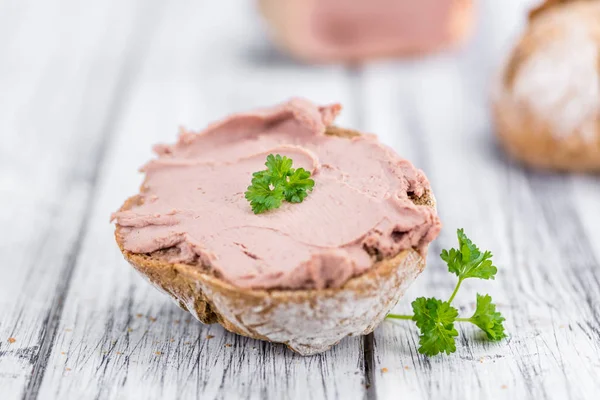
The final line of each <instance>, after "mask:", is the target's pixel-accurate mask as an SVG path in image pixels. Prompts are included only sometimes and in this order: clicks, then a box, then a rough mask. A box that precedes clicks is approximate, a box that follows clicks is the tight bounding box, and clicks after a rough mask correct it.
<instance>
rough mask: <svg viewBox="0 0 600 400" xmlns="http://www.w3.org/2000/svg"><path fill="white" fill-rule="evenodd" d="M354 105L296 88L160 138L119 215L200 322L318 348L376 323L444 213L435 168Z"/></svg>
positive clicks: (122, 228) (419, 266)
mask: <svg viewBox="0 0 600 400" xmlns="http://www.w3.org/2000/svg"><path fill="white" fill-rule="evenodd" d="M340 110H341V107H340V105H338V104H334V105H327V106H321V107H319V106H316V105H314V104H312V103H311V102H309V101H307V100H303V99H292V100H290V101H288V102H286V103H284V104H281V105H278V106H275V107H272V108H268V109H263V110H258V111H254V112H248V113H240V114H236V115H233V116H231V117H229V118H226V119H224V120H222V121H220V122H217V123H214V124H212V125H210V126H209V127H208V128H206V129H205V130H203V131H201V132H198V133H193V132H187V131H184V132H182V133H181V134H180V136H179V140H178V141H177V143H175V144H174V145H158V146H156V147H155V152H156V154H157V156H158V157H157V158H156V159H154V160H151V161H150V162H148V163H147V164H146V165H145V166H144V167H143V172H145V174H146V176H145V179H144V182H143V184H142V186H141V189H140V193H139V194H137V195H135V196H133V197H131V198H129V199H128V200H127V201H125V203H124V204H123V206H122V207H121V208H120V210H119V211H118V212H116V213H114V214H113V216H112V218H113V220H114V221H115V222H116V231H115V237H116V240H117V243H118V245H119V247H120V249H121V251H122V253H123V255H124V256H125V258H126V259H127V260H128V261H129V262H130V263H131V265H133V266H134V267H135V269H136V270H138V271H139V272H140V273H141V274H142V275H144V276H145V277H146V278H148V280H149V281H150V282H151V283H152V284H154V285H155V286H156V287H158V288H160V289H162V290H163V291H164V292H166V293H168V294H169V295H171V296H172V297H173V298H174V299H175V300H176V301H177V303H178V304H179V305H180V306H181V307H182V308H184V309H186V310H188V311H189V312H190V313H191V314H192V315H194V316H195V317H196V318H197V319H199V320H200V321H202V322H204V323H215V322H218V323H220V324H221V325H223V326H224V327H225V328H226V329H227V330H229V331H232V332H235V333H238V334H240V335H244V336H249V337H252V338H256V339H262V340H268V341H272V342H280V343H284V344H286V345H287V346H288V347H290V348H291V349H292V350H294V351H296V352H298V353H301V354H304V355H307V354H314V353H318V352H321V351H324V350H327V349H328V348H330V347H331V346H332V345H334V344H336V343H337V342H339V341H340V340H341V339H342V338H344V337H345V336H348V335H359V334H367V333H370V332H371V331H372V330H373V329H374V328H375V327H376V326H377V325H378V324H379V323H380V322H381V321H382V320H383V319H384V317H385V316H386V314H387V313H388V312H389V310H390V309H391V308H392V307H393V306H394V305H395V304H396V303H397V301H398V299H399V298H400V297H401V296H402V294H403V293H404V291H405V289H406V288H407V287H408V285H409V284H410V283H411V282H412V281H413V280H414V279H415V278H416V276H417V275H418V274H419V273H420V272H421V271H422V270H423V268H424V267H425V255H426V252H427V247H428V244H429V243H430V242H431V241H432V240H433V239H435V238H436V237H437V235H438V233H439V230H440V226H441V225H440V221H439V218H438V215H437V213H436V209H435V201H434V197H433V194H432V192H431V188H430V186H429V182H428V181H427V178H426V177H425V175H424V174H423V172H421V171H420V170H418V169H416V168H415V167H414V166H413V165H412V164H411V163H410V162H408V161H406V160H404V159H402V158H401V157H399V156H398V155H397V154H396V153H395V152H394V151H393V150H391V149H390V148H388V147H386V146H384V145H383V144H381V143H380V142H379V141H378V140H377V138H376V137H375V136H373V135H364V134H360V133H358V132H355V131H351V130H345V129H341V128H338V127H336V126H334V125H333V121H334V119H335V118H336V116H337V114H338V113H339V112H340ZM265 161H266V164H265Z"/></svg>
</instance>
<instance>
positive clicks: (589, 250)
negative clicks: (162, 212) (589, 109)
mask: <svg viewBox="0 0 600 400" xmlns="http://www.w3.org/2000/svg"><path fill="white" fill-rule="evenodd" d="M475 49H476V46H475V47H473V48H471V49H467V50H465V52H466V53H465V54H461V55H459V56H453V55H445V56H444V55H443V56H440V57H436V58H435V59H429V60H422V61H418V62H414V63H410V64H401V65H393V64H382V65H379V66H376V67H371V68H368V69H367V70H366V71H365V77H364V79H365V82H366V83H365V87H366V91H367V93H369V96H367V98H368V99H369V103H370V104H372V106H371V108H372V109H371V111H370V112H368V114H367V117H366V121H367V123H366V125H367V128H368V129H370V130H375V129H388V130H389V131H388V132H386V133H385V134H384V135H385V138H386V141H388V143H389V144H391V145H393V146H394V147H395V148H396V149H397V150H398V151H399V152H400V153H402V154H406V155H407V156H408V157H409V158H411V159H413V160H414V161H415V163H416V164H417V165H419V166H420V167H422V168H423V169H424V170H425V171H426V172H427V173H428V176H429V177H430V179H431V181H432V185H433V188H434V191H435V193H436V196H437V199H438V207H439V210H440V215H441V217H442V219H443V222H444V224H445V228H444V230H443V232H442V235H441V237H440V239H439V241H438V242H437V243H435V244H434V245H433V246H432V249H431V251H430V256H429V257H430V258H429V263H428V269H427V270H426V271H425V272H424V273H423V275H422V277H421V278H420V279H419V280H418V281H417V283H416V284H415V285H413V287H411V288H410V290H409V291H408V292H407V294H406V296H405V298H404V299H402V300H401V301H400V304H399V305H398V307H397V311H398V312H400V313H410V311H411V310H410V301H412V300H413V299H414V298H416V297H419V296H436V297H441V298H445V297H446V298H447V297H448V296H449V294H450V292H451V290H452V288H453V286H454V283H455V281H454V280H453V279H452V277H451V275H449V274H448V273H447V271H446V267H445V266H444V265H443V262H441V260H440V259H439V257H438V254H439V253H440V250H441V247H442V246H443V247H449V246H453V245H454V244H455V240H456V239H455V236H454V231H455V229H456V228H459V227H464V228H465V230H466V231H467V233H469V234H470V235H471V236H472V238H473V239H474V240H475V242H476V243H478V244H480V245H481V246H482V247H484V248H486V249H491V250H492V251H493V252H494V254H495V260H496V262H497V264H498V265H499V267H500V272H499V274H498V278H497V280H496V281H495V282H475V281H473V282H466V283H465V284H464V285H463V289H461V292H460V293H459V295H458V296H457V298H456V300H455V304H456V305H459V306H460V310H461V312H462V313H465V314H467V315H469V314H471V313H472V312H473V309H474V299H475V293H477V292H479V293H489V294H491V295H492V297H493V298H494V300H495V301H496V302H497V303H498V305H499V308H500V309H501V311H502V312H503V313H504V314H505V316H506V318H507V324H506V326H507V329H508V332H509V334H510V338H509V339H508V340H506V341H504V342H502V343H499V344H491V343H488V342H486V341H485V340H484V339H482V337H481V334H479V333H478V332H477V331H476V329H473V328H471V327H469V326H462V325H459V333H460V339H459V340H458V346H457V347H458V349H457V352H456V353H455V354H453V355H451V356H439V357H435V358H426V357H423V356H421V355H420V354H418V352H417V348H418V331H417V329H416V327H415V326H414V325H413V324H412V323H407V322H404V323H395V322H388V323H385V324H383V325H382V327H380V328H379V329H378V330H377V331H376V333H375V351H376V356H375V361H376V365H377V367H376V369H375V384H376V392H377V396H378V398H380V399H381V398H383V399H385V398H395V396H396V395H397V394H398V393H404V394H406V395H408V396H410V397H411V398H436V397H437V398H440V397H441V398H461V399H463V398H464V399H480V398H508V397H510V398H518V399H521V398H532V399H539V398H556V399H563V398H594V397H595V394H596V393H598V391H599V390H600V380H599V379H598V377H599V376H600V360H599V356H598V355H599V354H600V353H599V351H598V350H599V349H598V347H599V346H600V340H599V339H600V338H599V337H598V332H599V331H600V329H599V321H598V312H599V310H600V284H599V282H600V279H599V275H600V273H599V272H598V271H599V266H600V265H599V263H598V257H597V252H598V249H599V248H600V243H599V242H598V241H597V240H594V236H593V234H594V233H595V232H597V231H595V230H596V229H597V225H596V224H597V223H596V222H590V221H589V219H590V217H591V218H592V219H593V220H594V221H597V215H598V214H597V211H595V210H594V211H592V208H593V206H592V205H591V204H596V205H597V204H600V193H599V192H598V191H597V188H598V187H600V185H598V183H599V181H598V178H574V179H575V190H573V189H574V188H573V183H572V182H571V178H568V177H561V176H552V175H548V174H539V173H531V172H528V171H526V170H523V169H522V168H520V167H518V166H516V165H514V164H513V163H512V162H510V161H509V160H507V158H506V157H505V156H504V155H503V154H501V153H500V152H499V150H498V149H497V148H496V147H495V145H494V142H493V138H492V133H491V126H490V124H489V116H488V111H487V109H486V107H487V105H486V103H487V93H486V91H485V90H484V89H485V88H484V87H482V86H481V83H482V82H487V81H489V78H490V76H491V73H492V71H491V70H489V69H487V70H486V68H483V69H482V68H481V65H484V66H485V65H489V66H490V67H491V66H492V65H493V63H491V62H489V60H483V61H481V65H476V63H470V62H467V61H465V60H469V59H470V58H472V57H474V55H473V54H472V55H469V54H468V53H469V52H470V51H474V50H475ZM489 51H490V50H489V49H488V52H489ZM476 54H477V55H479V54H485V52H483V51H481V52H479V51H478V52H476ZM488 56H489V57H494V58H496V59H499V57H497V55H494V54H493V52H490V53H488ZM381 93H383V96H384V99H383V100H381V99H380V100H373V98H374V97H377V96H375V94H377V95H378V96H380V95H381ZM398 93H402V95H398ZM390 116H395V117H394V118H392V117H390ZM384 118H385V119H384ZM371 125H372V126H373V127H374V128H372V129H371ZM572 194H574V195H573V196H572ZM576 194H580V195H579V196H577V195H576ZM594 218H595V219H594ZM383 368H386V369H387V370H386V371H387V372H384V371H383V370H382V369H383Z"/></svg>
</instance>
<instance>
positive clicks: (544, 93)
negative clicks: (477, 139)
mask: <svg viewBox="0 0 600 400" xmlns="http://www.w3.org/2000/svg"><path fill="white" fill-rule="evenodd" d="M598 17H600V7H598V2H589V1H586V0H579V1H573V0H555V1H554V0H548V1H546V2H545V3H544V4H543V5H542V6H540V7H539V8H538V9H536V10H534V11H533V12H532V14H531V19H530V24H529V26H528V28H527V30H526V32H525V33H524V34H523V36H522V37H521V39H520V40H519V42H518V43H517V45H516V47H515V48H514V49H513V52H512V54H511V57H510V58H509V60H508V63H507V64H506V65H505V66H504V68H503V70H502V71H501V75H500V76H499V77H498V79H497V82H496V87H495V90H494V92H493V99H492V100H493V101H492V103H493V106H492V107H493V110H492V111H493V118H494V123H495V127H496V133H497V136H498V139H499V141H500V143H501V144H502V146H503V147H504V148H505V149H506V150H507V152H508V153H509V154H510V155H512V156H513V157H514V158H516V159H517V160H519V161H521V162H523V163H524V164H527V165H530V166H533V167H536V168H542V169H550V170H556V171H573V172H596V173H598V172H600V111H596V112H595V114H593V115H587V116H586V117H585V118H579V117H578V118H576V119H574V120H573V118H572V117H571V115H570V114H571V113H570V112H566V111H565V110H567V111H568V110H573V109H577V110H580V109H587V108H591V107H592V106H590V105H589V103H590V102H591V101H596V99H593V100H590V98H589V94H586V93H587V92H584V93H583V94H582V93H581V91H578V90H579V89H578V87H579V86H582V84H581V82H580V81H579V80H578V79H583V78H581V76H585V77H586V78H587V77H588V75H582V73H581V70H582V65H580V64H581V63H582V62H581V61H580V60H579V59H575V60H574V61H573V54H568V53H565V55H564V57H563V58H562V59H559V60H557V62H560V64H561V67H562V68H563V70H564V69H565V68H566V67H565V65H566V66H568V67H569V68H571V69H572V74H571V76H569V80H568V81H564V82H563V81H562V80H561V79H556V81H552V80H550V79H548V78H544V76H541V77H540V75H539V70H536V72H537V74H533V73H531V72H529V74H528V75H526V76H527V78H528V79H523V78H522V77H521V80H520V81H519V82H517V76H521V75H519V74H523V70H524V66H525V65H526V64H527V63H528V62H530V60H531V59H535V60H537V62H538V64H540V65H541V63H540V61H539V58H536V57H539V56H540V54H542V55H544V56H547V55H548V54H549V53H548V52H549V51H551V50H552V51H555V50H553V48H552V45H553V44H554V43H561V42H564V41H565V40H567V38H568V40H569V42H568V43H569V44H573V47H576V45H578V44H580V43H581V40H580V39H579V36H577V40H575V39H571V36H568V35H574V33H573V32H576V33H577V34H581V35H583V34H585V36H584V37H585V40H586V41H587V42H585V44H590V45H591V46H600V29H599V26H600V25H598V24H597V20H598ZM567 34H568V35H567ZM571 41H573V43H571ZM549 49H551V50H549ZM576 50H577V49H576ZM552 54H553V57H555V56H556V54H554V53H552ZM577 54H581V52H579V51H578V52H577ZM543 60H544V62H545V63H546V64H544V66H545V67H546V68H547V69H548V70H552V69H553V68H557V67H555V66H553V64H552V63H551V62H549V61H548V59H547V58H545V59H543ZM598 60H600V58H598V57H597V58H596V61H595V62H594V61H589V65H588V60H586V61H585V65H583V67H585V68H586V69H585V71H586V73H587V72H588V70H590V71H592V72H591V78H590V82H589V86H593V85H594V83H595V82H594V81H593V80H592V79H594V77H596V76H598V74H600V63H599V61H598ZM527 65H530V64H527ZM594 69H595V70H596V71H595V72H594ZM529 71H531V70H529ZM559 78H563V79H564V77H563V76H562V75H559ZM543 79H546V81H543ZM532 80H533V84H532V85H536V86H535V87H536V88H537V90H538V92H539V93H538V92H535V93H534V92H533V91H531V90H530V89H529V88H530V87H534V86H528V87H527V90H529V91H530V93H528V95H527V100H526V101H524V100H523V98H522V97H519V96H518V95H517V93H519V92H520V93H523V89H524V86H523V85H524V84H528V83H529V82H531V81H532ZM540 82H543V83H545V84H546V85H545V89H544V90H542V89H540V88H541V87H542V84H541V83H540ZM577 85H579V86H577ZM550 91H551V92H553V93H559V94H562V98H561V102H562V103H561V104H560V106H561V107H560V108H559V107H558V106H557V107H554V108H552V109H544V111H540V108H541V107H540V104H547V103H548V101H547V97H548V93H549V92H550ZM536 106H537V107H536ZM546 107H547V106H546ZM565 121H566V122H567V123H568V127H566V128H565V126H564V125H565ZM573 122H575V123H573Z"/></svg>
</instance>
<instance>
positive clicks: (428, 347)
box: [412, 297, 458, 356]
mask: <svg viewBox="0 0 600 400" xmlns="http://www.w3.org/2000/svg"><path fill="white" fill-rule="evenodd" d="M412 308H413V312H414V315H413V321H415V322H416V324H417V327H418V328H419V329H420V330H421V336H420V338H419V344H420V345H421V347H419V353H421V354H426V355H428V356H435V355H436V354H439V353H446V354H450V353H454V352H455V351H456V343H455V342H454V337H455V336H458V332H457V331H456V329H455V328H454V321H455V320H456V317H457V316H458V310H457V309H456V308H454V307H452V306H451V305H450V303H448V302H447V301H444V302H442V301H441V300H438V299H435V298H433V297H430V298H425V297H419V298H418V299H416V300H415V301H413V302H412Z"/></svg>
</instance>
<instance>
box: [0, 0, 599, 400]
mask: <svg viewBox="0 0 600 400" xmlns="http://www.w3.org/2000/svg"><path fill="white" fill-rule="evenodd" d="M96 3H97V4H96ZM96 3H88V2H86V3H85V4H83V3H81V2H77V1H74V0H62V1H52V2H41V1H39V2H33V1H20V2H16V1H11V0H0V55H2V56H1V57H2V58H1V59H0V140H1V144H0V251H1V252H2V254H3V261H2V264H1V266H0V272H1V275H0V276H1V278H0V309H1V310H2V311H0V398H1V399H3V400H4V399H8V400H12V399H20V398H31V399H34V398H39V399H56V398H58V399H87V398H98V399H130V398H146V399H162V398H178V399H194V398H198V399H232V398H233V399H235V398H242V399H263V398H271V399H287V398H293V399H305V398H314V399H365V398H366V399H380V400H381V399H396V398H398V397H403V398H408V399H421V398H451V399H481V398H486V399H487V398H489V399H504V398H514V399H536V400H537V399H546V398H548V399H595V398H596V397H597V393H599V392H600V239H598V238H600V207H598V204H600V178H598V177H590V176H565V175H549V174H544V173H539V172H535V171H528V170H523V169H522V168H521V167H520V166H518V165H515V164H513V163H512V162H511V161H510V160H508V159H507V158H506V157H505V156H504V155H503V154H501V153H500V152H499V150H498V149H497V147H496V146H495V144H494V140H493V136H492V127H491V126H490V122H489V121H490V120H489V115H488V114H489V113H488V109H487V100H486V99H487V88H488V84H489V81H490V78H491V76H492V75H493V73H494V70H495V67H496V66H497V64H498V62H499V61H500V60H501V58H502V54H504V51H505V50H506V49H507V48H508V47H509V45H510V42H511V36H513V35H514V33H515V32H516V31H517V30H518V29H519V24H520V23H522V22H523V21H524V17H525V15H524V13H523V10H524V9H525V8H526V6H527V2H521V1H518V0H510V1H503V2H497V1H494V0H487V1H482V2H481V3H480V11H479V12H480V14H481V15H480V16H481V18H480V26H479V28H478V35H477V36H476V37H475V38H474V39H473V40H472V41H471V42H470V43H469V44H468V45H467V46H466V47H465V48H464V49H461V50H459V51H457V52H452V53H442V54H439V55H434V56H430V57H426V58H423V59H419V60H406V61H390V62H377V63H373V64H370V65H367V66H363V67H348V68H346V67H341V66H310V65H300V64H296V63H294V62H292V61H290V60H289V59H287V58H286V57H284V56H282V55H281V54H279V53H278V52H276V51H275V50H274V49H273V48H272V47H271V46H270V45H269V44H268V42H267V41H266V38H265V35H264V32H263V31H262V29H261V27H260V24H259V21H258V19H257V16H256V14H255V11H254V10H253V8H252V6H251V2H237V1H233V0H231V1H219V2H216V1H215V2H195V1H192V0H182V1H170V2H169V1H161V0H156V1H152V2H149V1H142V0H127V1H116V0H115V1H105V2H96ZM291 95H299V96H305V97H308V98H310V99H312V100H314V101H316V102H321V103H326V102H336V101H340V102H342V103H343V104H344V107H345V108H344V112H343V113H342V115H341V118H340V121H339V123H340V125H343V126H348V127H353V128H357V129H364V130H366V131H368V132H374V133H377V134H379V136H380V138H381V139H382V141H384V142H385V143H387V144H388V145H390V146H392V147H393V148H395V149H396V150H397V151H398V152H399V153H400V154H402V155H403V156H405V157H407V158H409V159H410V160H412V161H413V162H414V163H415V164H416V165H417V166H419V167H420V168H422V169H424V170H425V172H426V173H427V174H428V176H429V178H430V180H431V182H432V185H433V188H434V191H435V193H436V196H437V199H438V206H439V211H440V215H441V217H442V220H443V222H444V225H445V228H444V230H443V232H442V235H441V237H440V239H439V240H438V241H436V242H435V243H434V244H433V245H432V246H431V249H430V255H429V263H428V268H427V269H426V271H425V272H424V273H423V275H422V276H421V277H420V278H419V279H418V280H417V282H416V283H415V284H414V285H413V286H412V287H411V288H410V289H409V291H408V292H407V294H406V295H405V297H404V299H402V300H401V301H400V304H399V305H398V307H397V311H398V312H409V311H410V301H411V300H412V299H414V298H416V297H418V296H422V295H426V296H433V295H435V296H438V297H447V296H449V294H450V292H451V290H452V288H453V286H454V281H453V280H452V277H451V276H450V275H449V274H448V272H447V271H446V268H445V266H444V265H443V263H442V262H441V260H440V259H439V257H438V254H439V252H440V251H441V248H442V246H443V247H448V246H451V245H454V243H455V240H456V239H455V234H454V231H455V229H456V228H459V227H464V228H465V230H466V232H467V233H468V234H469V235H470V236H472V237H473V239H474V240H475V242H476V243H478V244H480V245H481V247H484V248H486V249H490V250H492V251H493V252H494V254H495V260H496V262H497V264H498V266H499V267H500V272H499V274H498V277H497V279H496V281H495V282H476V281H472V282H466V283H465V284H464V287H463V289H462V290H461V292H460V293H459V295H458V296H457V298H456V300H455V302H456V305H458V306H460V312H461V313H464V314H466V315H468V314H470V313H472V311H473V308H474V300H475V293H477V292H479V293H489V294H491V295H492V296H493V297H494V299H495V301H496V302H497V303H498V304H499V308H500V310H501V311H502V312H503V313H504V314H505V316H506V317H507V329H508V332H509V334H510V338H509V339H507V340H506V341H503V342H501V343H498V344H490V343H489V342H487V341H485V340H484V339H483V338H482V336H481V334H480V333H478V332H477V331H476V330H475V329H474V328H472V327H470V326H464V325H460V326H459V333H460V339H459V340H458V346H457V347H458V350H457V352H456V353H455V354H453V355H451V356H440V357H435V358H426V357H423V356H421V355H420V354H418V352H417V350H416V349H417V347H418V332H417V330H416V327H415V326H414V325H413V324H412V323H410V322H385V323H383V324H382V325H381V327H379V328H378V329H377V330H376V331H375V333H374V334H372V335H369V336H366V337H364V338H358V337H355V338H347V339H345V340H344V341H342V342H341V343H340V344H339V345H338V346H336V347H335V348H334V349H333V350H331V351H329V352H326V353H324V354H321V355H318V356H313V357H300V356H298V355H296V354H293V353H291V352H290V351H288V350H287V349H285V348H284V347H283V346H280V345H272V344H268V343H264V342H259V341H254V340H251V339H247V338H243V337H240V336H236V335H232V334H230V333H228V332H225V331H224V330H223V329H222V328H220V327H219V326H204V325H201V324H199V323H198V322H196V321H195V320H192V319H191V316H190V315H189V314H187V313H186V312H184V311H182V310H180V309H179V308H178V307H177V306H176V305H175V304H173V303H171V302H170V301H169V300H168V298H167V297H166V296H163V295H161V294H160V293H158V292H157V291H156V290H155V289H153V288H152V287H151V286H150V285H148V284H147V283H146V282H144V280H143V279H142V278H141V277H139V276H137V275H136V274H135V273H134V271H133V270H132V269H131V268H130V267H129V266H128V265H127V263H126V262H125V261H124V260H123V259H122V256H121V254H120V253H119V251H118V249H117V247H116V245H115V243H114V240H113V236H112V232H113V227H112V226H111V225H110V224H109V223H108V217H109V215H110V213H111V212H112V211H114V210H116V209H117V208H118V207H119V206H120V204H121V203H122V201H123V200H124V199H125V198H126V197H128V196H129V195H131V194H133V193H135V192H136V191H137V186H138V185H139V183H140V181H141V176H140V175H138V174H136V173H135V171H136V169H137V168H138V167H139V166H140V165H142V164H143V163H144V162H145V161H147V160H148V159H149V158H150V157H151V153H150V146H151V145H152V144H154V143H156V142H171V141H173V140H174V138H175V134H176V131H177V127H178V126H179V125H184V126H186V127H189V128H192V129H199V128H202V127H203V126H205V125H206V124H207V123H209V122H211V121H213V120H215V119H217V118H220V117H222V116H224V115H226V114H228V113H231V112H233V111H240V110H245V109H249V108H252V107H259V106H265V105H270V104H273V103H276V102H280V101H282V100H284V99H286V98H288V97H290V96H291ZM25 182H27V183H26V184H25ZM7 228H8V229H7ZM9 338H14V339H15V341H14V342H13V343H10V342H9V341H8V339H9ZM384 368H385V370H384ZM384 371H386V372H384Z"/></svg>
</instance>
